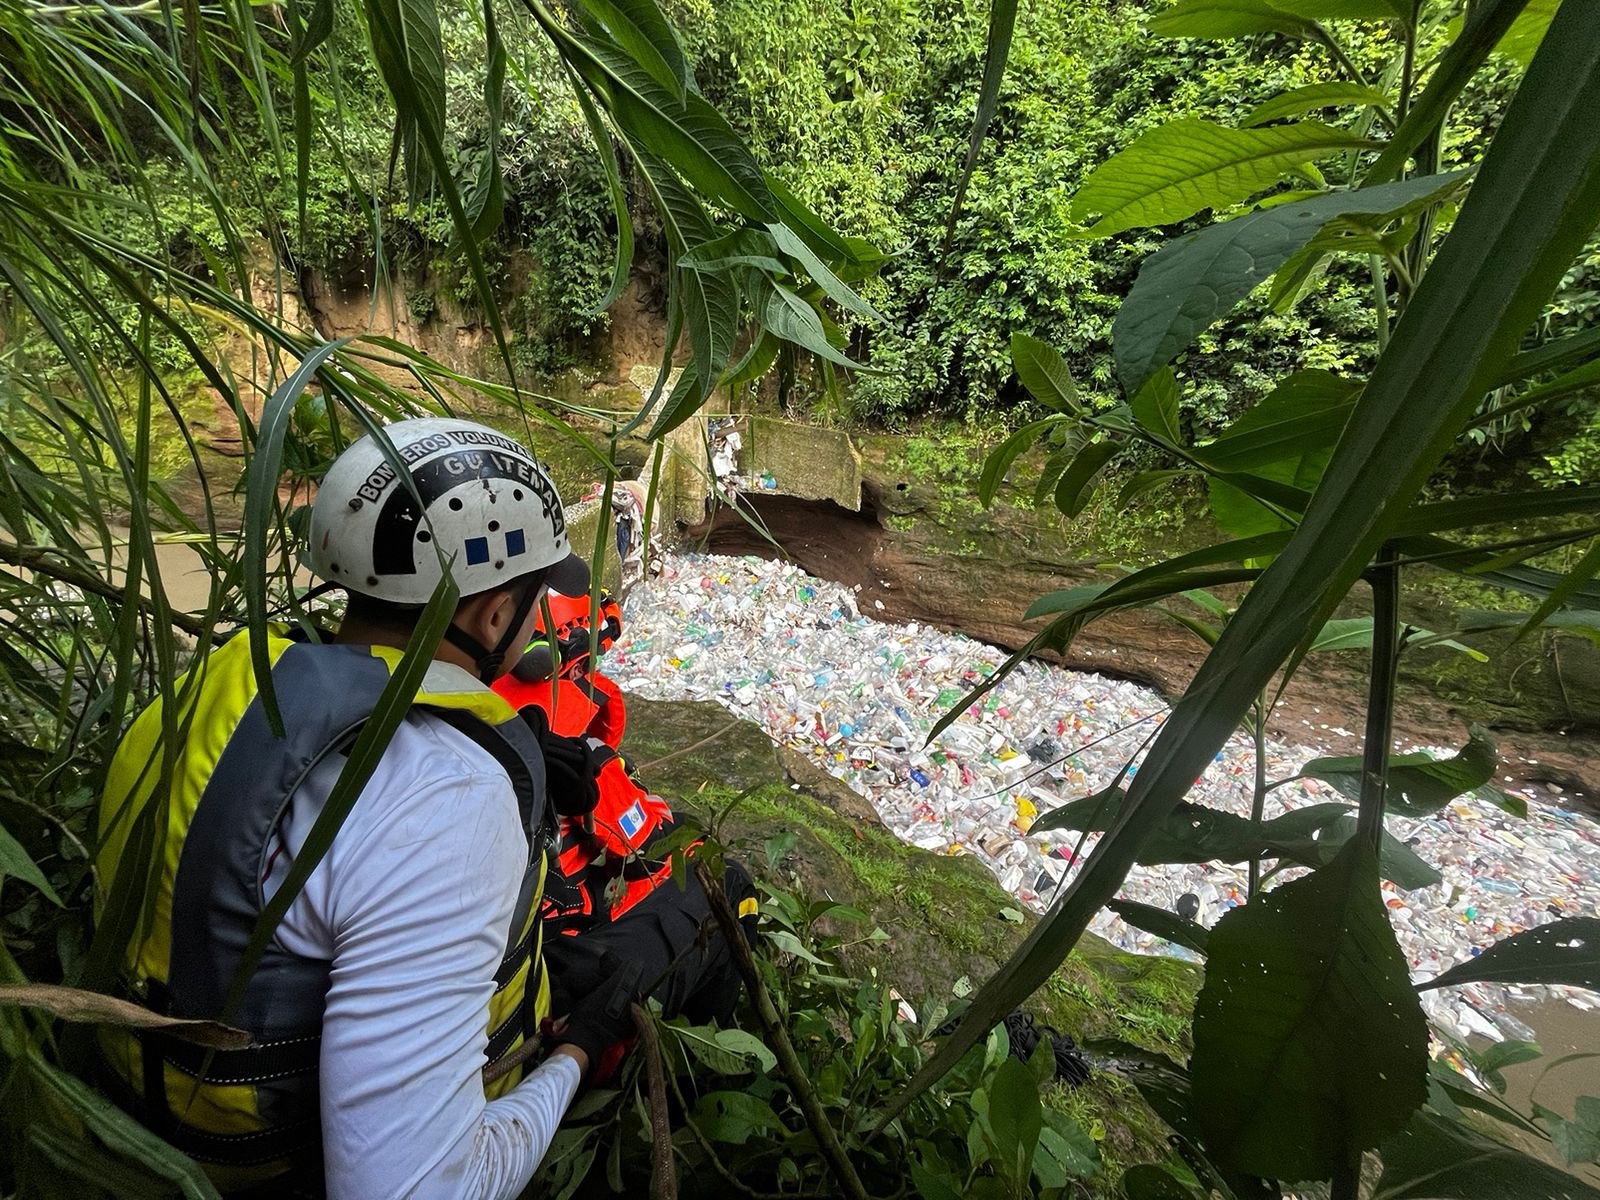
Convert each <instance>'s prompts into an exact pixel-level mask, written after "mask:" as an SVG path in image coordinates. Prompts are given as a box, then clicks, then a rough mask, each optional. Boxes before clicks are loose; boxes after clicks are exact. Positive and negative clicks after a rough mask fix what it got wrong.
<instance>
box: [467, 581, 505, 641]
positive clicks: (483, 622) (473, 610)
mask: <svg viewBox="0 0 1600 1200" xmlns="http://www.w3.org/2000/svg"><path fill="white" fill-rule="evenodd" d="M515 612H516V600H515V597H513V596H512V594H511V592H510V590H509V589H506V588H494V589H492V590H490V591H487V592H480V593H479V594H478V595H476V596H469V597H467V599H465V600H464V601H462V602H461V607H460V608H459V609H457V610H456V619H455V624H456V625H457V626H458V627H459V628H460V629H461V631H462V632H463V633H465V634H467V635H468V636H469V637H472V638H474V639H476V640H477V642H478V644H479V645H482V646H497V645H499V644H500V637H501V635H502V634H504V633H505V631H506V625H507V624H509V623H510V621H511V618H512V616H513V615H515Z"/></svg>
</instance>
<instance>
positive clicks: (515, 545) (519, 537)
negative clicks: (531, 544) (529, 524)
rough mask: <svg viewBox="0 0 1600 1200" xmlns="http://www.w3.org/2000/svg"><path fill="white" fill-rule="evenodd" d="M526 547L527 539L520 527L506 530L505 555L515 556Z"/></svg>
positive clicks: (508, 556)
mask: <svg viewBox="0 0 1600 1200" xmlns="http://www.w3.org/2000/svg"><path fill="white" fill-rule="evenodd" d="M527 548H528V539H527V538H526V537H524V536H523V533H522V530H520V529H508V530H506V557H507V558H515V557H516V556H517V555H519V554H521V553H522V552H523V551H524V550H526V549H527Z"/></svg>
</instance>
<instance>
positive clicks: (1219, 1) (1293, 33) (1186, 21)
mask: <svg viewBox="0 0 1600 1200" xmlns="http://www.w3.org/2000/svg"><path fill="white" fill-rule="evenodd" d="M1150 32H1151V33H1153V34H1155V35H1156V36H1157V37H1174V38H1177V37H1194V38H1214V39H1217V40H1219V41H1221V40H1226V39H1229V38H1239V37H1248V36H1250V35H1251V34H1254V33H1282V34H1287V35H1288V36H1290V37H1296V38H1302V39H1303V38H1311V37H1314V36H1316V32H1317V30H1316V24H1315V22H1313V21H1309V20H1306V19H1305V18H1304V17H1297V16H1294V15H1293V14H1291V13H1289V12H1286V11H1285V10H1284V9H1283V7H1282V6H1280V5H1277V4H1272V3H1268V0H1179V3H1177V4H1174V5H1173V6H1172V7H1171V8H1169V9H1167V10H1166V11H1165V12H1161V13H1157V14H1156V15H1155V16H1153V17H1151V18H1150Z"/></svg>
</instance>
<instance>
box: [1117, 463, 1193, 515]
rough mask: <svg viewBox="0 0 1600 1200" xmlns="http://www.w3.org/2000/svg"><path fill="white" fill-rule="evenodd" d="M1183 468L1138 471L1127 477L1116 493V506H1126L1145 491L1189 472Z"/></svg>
mask: <svg viewBox="0 0 1600 1200" xmlns="http://www.w3.org/2000/svg"><path fill="white" fill-rule="evenodd" d="M1190 473H1191V472H1189V471H1188V470H1186V469H1184V468H1181V467H1180V468H1168V469H1165V470H1160V471H1140V472H1139V473H1138V474H1137V475H1132V476H1130V477H1129V478H1128V482H1127V483H1125V484H1123V485H1122V490H1121V491H1120V492H1118V493H1117V507H1118V508H1127V507H1128V506H1129V505H1131V504H1132V503H1133V502H1134V501H1135V500H1137V499H1138V498H1139V497H1140V496H1143V495H1144V494H1145V493H1146V492H1150V491H1154V490H1155V489H1156V488H1158V487H1160V486H1161V485H1162V484H1164V483H1171V482H1172V481H1173V480H1174V479H1181V478H1183V477H1184V476H1185V475H1188V474H1190Z"/></svg>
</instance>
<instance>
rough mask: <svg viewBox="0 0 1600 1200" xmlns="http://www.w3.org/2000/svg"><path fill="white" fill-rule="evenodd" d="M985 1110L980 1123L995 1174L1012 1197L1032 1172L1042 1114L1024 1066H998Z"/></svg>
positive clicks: (1010, 1062) (1010, 1061)
mask: <svg viewBox="0 0 1600 1200" xmlns="http://www.w3.org/2000/svg"><path fill="white" fill-rule="evenodd" d="M987 1090H988V1093H989V1107H988V1110H987V1111H986V1112H985V1113H984V1114H983V1116H982V1118H981V1119H982V1121H983V1123H984V1126H985V1131H986V1132H987V1133H988V1135H989V1148H990V1151H991V1152H992V1155H993V1157H992V1159H991V1161H992V1162H993V1164H994V1168H995V1171H996V1172H997V1173H998V1174H999V1175H1000V1177H1001V1178H1002V1179H1004V1180H1005V1181H1007V1183H1008V1184H1009V1185H1010V1190H1011V1194H1012V1195H1018V1196H1020V1195H1023V1194H1024V1192H1025V1189H1026V1185H1027V1182H1028V1176H1029V1175H1030V1174H1031V1173H1032V1170H1033V1155H1034V1151H1035V1149H1036V1148H1037V1147H1038V1145H1039V1131H1040V1129H1042V1128H1043V1126H1044V1115H1043V1112H1042V1109H1041V1105H1040V1103H1039V1088H1038V1085H1037V1084H1035V1083H1034V1081H1033V1075H1032V1073H1031V1072H1030V1071H1029V1070H1028V1068H1027V1067H1026V1066H1024V1065H1023V1064H1022V1063H1020V1062H1018V1061H1017V1060H1016V1059H1014V1058H1007V1059H1006V1060H1005V1061H1004V1062H1003V1063H1001V1064H1000V1069H999V1070H998V1071H996V1072H995V1074H994V1078H993V1079H992V1080H991V1082H990V1083H989V1087H988V1089H987Z"/></svg>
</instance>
